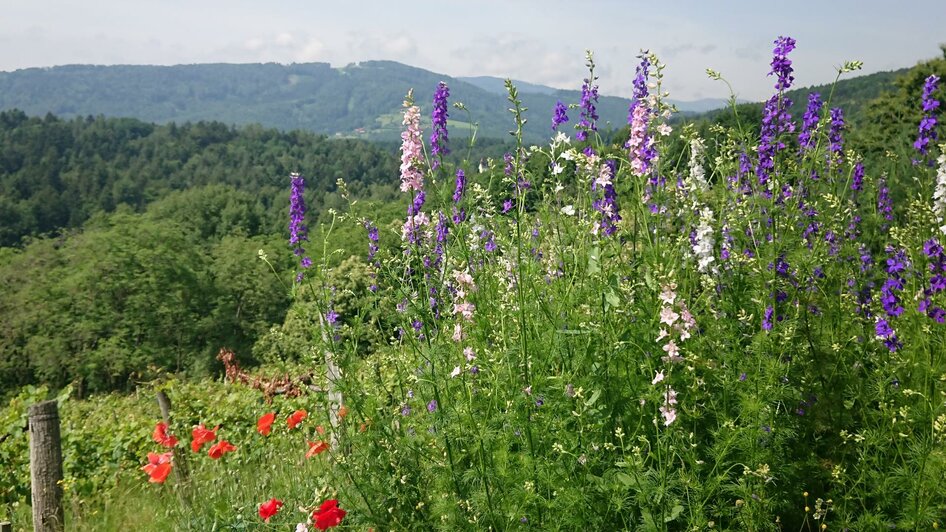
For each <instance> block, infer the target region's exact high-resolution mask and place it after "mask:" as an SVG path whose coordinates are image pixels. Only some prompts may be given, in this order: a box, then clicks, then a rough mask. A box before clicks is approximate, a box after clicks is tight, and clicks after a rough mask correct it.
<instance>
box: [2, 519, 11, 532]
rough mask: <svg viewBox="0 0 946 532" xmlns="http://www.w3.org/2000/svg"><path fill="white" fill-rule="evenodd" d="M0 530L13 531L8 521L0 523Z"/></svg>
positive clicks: (3, 531) (4, 531)
mask: <svg viewBox="0 0 946 532" xmlns="http://www.w3.org/2000/svg"><path fill="white" fill-rule="evenodd" d="M0 532H13V523H11V522H9V521H4V522H2V523H0Z"/></svg>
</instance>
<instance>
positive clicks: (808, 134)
mask: <svg viewBox="0 0 946 532" xmlns="http://www.w3.org/2000/svg"><path fill="white" fill-rule="evenodd" d="M823 105H824V102H822V101H821V94H819V93H817V92H813V93H811V94H809V95H808V108H807V109H806V110H805V115H804V116H803V117H802V124H801V133H799V134H798V144H800V145H801V150H802V151H803V152H806V151H808V150H810V149H812V148H814V147H815V137H814V132H815V129H816V128H817V127H818V120H819V119H820V118H821V107H822V106H823Z"/></svg>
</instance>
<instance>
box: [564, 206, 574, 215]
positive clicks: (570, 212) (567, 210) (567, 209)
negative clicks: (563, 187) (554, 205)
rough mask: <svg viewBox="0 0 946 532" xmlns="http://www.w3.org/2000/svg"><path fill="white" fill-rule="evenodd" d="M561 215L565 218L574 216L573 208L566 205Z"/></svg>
mask: <svg viewBox="0 0 946 532" xmlns="http://www.w3.org/2000/svg"><path fill="white" fill-rule="evenodd" d="M562 214H564V215H565V216H575V206H574V205H566V206H564V207H562Z"/></svg>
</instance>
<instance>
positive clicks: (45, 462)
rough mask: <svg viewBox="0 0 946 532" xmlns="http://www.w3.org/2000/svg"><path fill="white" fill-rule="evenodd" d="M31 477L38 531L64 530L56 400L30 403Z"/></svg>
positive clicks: (34, 528)
mask: <svg viewBox="0 0 946 532" xmlns="http://www.w3.org/2000/svg"><path fill="white" fill-rule="evenodd" d="M29 416H30V481H31V484H30V485H31V490H32V495H33V530H34V532H61V531H62V529H63V527H64V517H63V510H62V444H61V442H60V434H59V407H58V405H57V404H56V401H43V402H41V403H36V404H34V405H31V406H30V410H29Z"/></svg>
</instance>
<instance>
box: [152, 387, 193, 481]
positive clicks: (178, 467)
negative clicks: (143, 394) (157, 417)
mask: <svg viewBox="0 0 946 532" xmlns="http://www.w3.org/2000/svg"><path fill="white" fill-rule="evenodd" d="M157 395H158V408H160V409H161V417H162V418H164V423H165V424H166V425H167V426H168V427H170V426H171V398H170V397H168V395H167V394H166V393H164V392H163V391H161V390H158V394H157ZM171 451H172V452H173V453H174V468H173V469H172V471H174V479H175V480H176V481H177V483H178V485H179V486H183V484H184V483H185V482H187V453H182V452H179V451H178V449H177V447H175V448H173V449H171Z"/></svg>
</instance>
